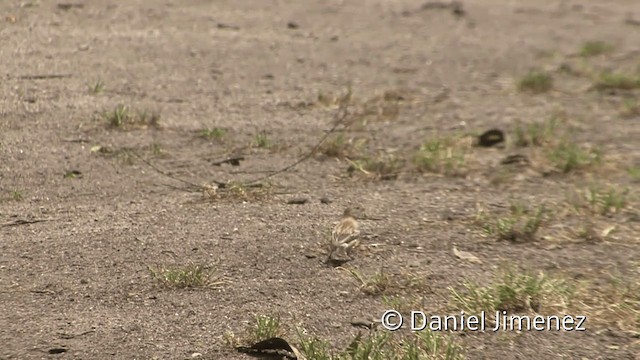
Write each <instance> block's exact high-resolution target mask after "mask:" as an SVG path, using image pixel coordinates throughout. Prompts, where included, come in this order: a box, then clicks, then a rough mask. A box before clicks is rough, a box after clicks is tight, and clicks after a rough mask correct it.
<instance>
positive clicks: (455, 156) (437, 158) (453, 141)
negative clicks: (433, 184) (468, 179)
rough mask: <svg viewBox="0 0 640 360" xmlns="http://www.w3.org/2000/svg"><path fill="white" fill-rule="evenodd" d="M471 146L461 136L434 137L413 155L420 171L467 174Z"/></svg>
mask: <svg viewBox="0 0 640 360" xmlns="http://www.w3.org/2000/svg"><path fill="white" fill-rule="evenodd" d="M468 151H469V146H468V144H466V143H465V142H464V141H462V139H459V138H453V137H448V138H434V139H430V140H427V141H426V142H424V143H423V144H422V146H420V149H419V150H418V151H417V152H416V153H415V154H414V156H413V163H414V165H415V167H416V169H417V170H418V171H419V172H432V173H437V174H443V175H448V176H459V175H464V174H465V168H464V167H465V164H466V156H467V153H468Z"/></svg>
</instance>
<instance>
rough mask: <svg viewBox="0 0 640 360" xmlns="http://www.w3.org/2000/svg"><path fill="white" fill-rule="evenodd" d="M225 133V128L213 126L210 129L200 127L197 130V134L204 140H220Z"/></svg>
mask: <svg viewBox="0 0 640 360" xmlns="http://www.w3.org/2000/svg"><path fill="white" fill-rule="evenodd" d="M226 134H227V130H226V129H222V128H218V127H214V128H211V129H202V130H200V131H199V132H198V136H199V137H201V138H203V139H206V140H212V139H213V140H220V139H222V138H223V137H224V136H225V135H226Z"/></svg>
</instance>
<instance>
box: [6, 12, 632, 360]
mask: <svg viewBox="0 0 640 360" xmlns="http://www.w3.org/2000/svg"><path fill="white" fill-rule="evenodd" d="M423 3H424V2H423V1H410V0H387V1H382V0H362V1H338V0H324V1H307V2H302V1H299V2H295V1H277V0H272V1H257V0H254V1H223V0H220V1H204V0H185V1H167V0H165V1H156V0H149V1H142V0H139V1H118V2H113V1H103V0H93V1H91V0H90V1H79V2H77V3H59V2H51V1H3V2H1V3H0V44H1V45H0V64H2V66H1V67H0V68H1V70H0V71H1V73H0V76H1V81H0V191H1V193H0V224H1V226H2V227H1V228H0V239H1V241H0V254H1V255H0V341H1V342H2V346H1V347H0V358H3V359H32V358H33V359H37V358H64V359H100V358H122V359H133V358H135V359H151V358H155V359H181V358H185V359H186V358H192V356H196V357H197V356H200V358H210V359H223V358H224V359H245V358H247V357H246V355H242V354H239V353H237V352H235V351H234V350H233V348H231V347H230V346H229V345H228V344H227V342H225V338H224V334H225V332H233V333H235V334H239V335H242V334H243V333H245V332H246V331H247V330H246V329H247V327H248V326H250V325H251V324H253V323H254V318H255V316H256V315H271V316H280V319H281V321H282V322H283V323H285V324H286V325H287V326H290V327H291V328H293V326H295V325H298V326H302V327H304V328H305V329H306V330H307V331H308V332H309V333H311V334H314V335H315V336H318V337H320V338H323V339H327V340H328V341H330V342H331V344H332V345H333V346H334V347H335V348H336V349H340V348H344V346H346V344H348V342H349V341H350V339H352V338H353V336H355V335H356V334H357V333H358V331H362V330H358V329H356V328H353V327H352V326H351V325H349V321H350V320H351V319H352V318H358V317H369V316H373V317H379V316H380V315H381V314H382V312H383V311H384V310H385V309H387V308H388V306H387V305H386V304H385V303H384V302H383V300H382V296H380V295H367V294H364V293H363V292H362V291H361V290H359V288H358V286H359V284H358V283H357V281H355V280H354V278H353V277H352V276H350V275H349V274H348V273H347V272H345V271H341V270H340V269H336V268H333V267H331V266H327V265H325V264H324V263H323V261H322V260H323V259H324V255H323V253H322V251H323V250H322V244H323V243H324V242H326V237H327V233H328V231H329V230H330V229H331V226H332V225H333V224H334V222H335V221H337V220H338V219H339V216H340V214H341V213H342V210H343V209H344V208H345V207H346V206H349V205H352V204H361V205H363V206H364V207H365V208H366V209H367V215H368V216H367V217H366V218H365V219H362V220H361V225H362V231H363V241H362V246H361V249H359V250H358V252H357V254H356V255H355V259H354V260H353V261H351V262H349V263H347V264H346V265H344V267H345V268H350V269H355V270H357V271H359V272H361V273H363V274H373V273H375V272H376V271H378V270H380V269H381V267H382V268H384V269H385V271H387V272H388V273H391V274H406V273H411V274H413V275H412V276H414V277H415V278H417V279H420V281H421V283H422V284H424V286H422V287H419V288H413V289H399V290H397V291H396V292H395V293H393V294H391V295H396V296H400V297H405V298H414V297H418V298H420V299H421V301H422V303H423V304H424V308H423V309H416V310H425V311H431V312H438V311H445V310H446V309H455V304H453V303H452V302H451V292H450V290H449V287H453V288H457V289H461V286H462V284H463V283H464V281H465V280H473V281H477V282H479V283H482V284H486V283H489V282H490V281H491V275H492V274H495V273H496V271H497V269H498V265H499V264H502V263H505V262H506V263H510V264H515V265H517V266H518V267H519V268H522V269H525V270H528V271H533V272H538V271H545V272H547V273H552V274H558V275H561V276H563V277H564V278H567V279H569V280H570V281H575V282H576V283H577V282H578V281H581V282H585V283H587V284H588V285H585V286H586V289H587V290H584V291H583V292H582V293H581V294H580V295H579V296H578V295H576V300H575V304H574V305H572V306H571V307H570V308H567V310H566V311H569V312H571V313H572V314H580V313H584V314H587V315H588V316H589V321H588V322H587V324H586V327H587V331H584V332H554V331H543V332H533V331H524V332H520V333H516V332H506V333H500V334H492V333H484V334H482V333H474V332H454V333H452V334H449V335H448V336H451V337H452V338H453V339H454V340H455V342H456V343H457V344H459V345H460V346H461V347H462V349H464V354H465V356H466V357H467V358H469V359H532V358H538V359H558V358H564V359H637V358H638V355H637V354H639V353H640V345H639V339H638V334H639V333H640V328H639V324H640V315H638V314H639V313H640V309H639V306H638V298H637V297H635V298H634V297H630V298H627V300H621V298H619V297H607V294H608V293H607V292H606V291H607V290H603V289H608V287H607V286H609V284H610V281H609V280H610V279H611V278H612V277H615V278H616V279H620V281H622V282H623V283H624V284H630V285H631V286H632V288H633V286H636V287H635V289H638V285H640V284H639V282H640V280H639V279H640V267H639V266H640V265H639V264H640V251H638V245H639V239H638V234H639V231H640V222H639V221H640V216H638V207H637V205H638V202H637V195H638V183H637V182H634V178H633V177H631V176H630V173H628V172H627V169H628V168H630V167H635V169H637V168H638V166H640V147H639V146H638V141H637V139H640V117H639V115H638V114H637V113H636V114H635V115H634V114H630V115H629V116H622V115H621V108H622V107H623V106H624V104H626V103H627V102H629V101H633V99H638V94H639V93H638V90H637V89H636V90H621V91H594V90H593V88H592V85H593V78H592V77H590V75H589V73H590V71H591V72H597V71H605V70H610V71H619V72H626V73H633V72H634V71H635V72H637V71H638V66H640V55H639V54H640V26H638V22H637V21H636V20H635V19H640V3H638V1H636V0H626V1H625V0H616V1H588V0H585V1H557V0H553V1H552V0H538V1H525V0H519V1H498V0H469V1H464V3H463V4H462V9H463V10H464V13H462V14H455V13H454V11H452V9H451V8H447V7H445V8H437V7H429V6H426V7H423ZM65 4H66V5H70V6H64V5H65ZM61 5H62V6H61ZM592 40H601V41H604V42H606V43H607V44H611V45H612V50H611V51H609V52H607V53H606V54H604V55H598V56H593V57H588V58H586V57H584V56H581V55H580V47H581V46H582V44H584V43H585V42H586V41H592ZM531 69H539V70H543V71H547V72H549V73H551V74H552V75H553V79H554V83H553V89H552V90H551V91H548V92H545V93H542V94H532V93H529V92H526V91H518V86H517V85H518V81H519V80H520V79H521V78H522V77H523V76H524V75H525V74H526V73H527V72H528V71H529V70H531ZM349 88H350V89H351V91H352V92H353V97H352V103H351V107H350V114H351V117H350V118H348V120H349V121H346V122H348V124H347V123H345V124H341V125H340V126H338V127H337V128H336V129H335V130H334V133H335V134H337V133H340V134H342V135H343V136H344V139H346V141H347V142H348V143H349V141H351V144H354V145H353V146H354V148H357V149H358V151H359V152H361V153H363V154H367V156H378V155H380V154H386V155H389V154H393V155H394V156H396V157H397V158H403V157H404V158H406V159H410V158H411V156H410V155H407V154H412V153H413V152H415V151H416V150H417V149H418V148H419V147H420V145H421V144H422V143H423V142H424V141H426V140H428V139H434V138H438V137H442V136H452V135H454V134H477V133H480V132H482V131H484V130H486V129H489V128H499V129H502V130H504V131H505V132H506V134H507V146H506V148H472V150H471V152H470V154H469V160H468V163H467V165H466V166H465V171H464V173H463V174H459V175H456V176H447V175H438V174H430V173H424V174H422V173H419V172H416V171H415V170H414V169H413V168H412V165H411V161H407V162H406V163H405V164H404V165H403V167H402V171H401V174H400V175H399V176H397V177H395V176H394V177H393V178H392V179H390V180H384V179H377V178H373V177H370V176H367V174H364V173H363V172H361V171H359V170H357V169H356V170H355V171H348V170H349V168H350V166H352V163H351V162H349V161H348V160H347V159H344V158H343V159H334V158H328V157H326V156H321V155H314V156H311V157H310V158H308V159H307V160H305V161H303V162H302V163H300V164H299V165H298V166H296V167H294V168H293V169H291V170H289V171H286V172H283V173H281V174H277V175H275V176H272V177H271V178H269V179H268V180H264V181H259V182H260V183H262V184H268V185H270V188H269V192H268V194H267V195H266V196H263V197H260V198H254V197H253V196H252V195H251V193H252V192H253V191H255V189H253V188H249V189H248V190H247V191H248V192H249V196H248V197H246V198H243V197H242V196H227V195H228V192H224V191H222V192H221V193H222V194H223V195H224V196H223V195H221V196H219V197H213V198H211V197H210V196H206V195H203V191H200V190H197V189H195V188H194V187H193V186H191V185H194V184H195V185H203V184H211V183H214V182H215V181H218V182H221V183H227V182H229V181H244V182H247V181H253V180H255V179H257V178H260V177H261V176H264V175H268V174H269V171H274V170H277V169H281V168H283V167H285V166H287V165H289V164H292V163H293V162H295V161H296V160H297V159H300V158H301V157H303V156H304V155H305V154H308V153H309V152H310V151H311V149H312V148H313V147H314V146H315V144H317V143H318V141H319V140H320V139H321V138H322V136H324V135H325V134H326V132H327V131H329V129H331V128H332V127H333V126H334V123H335V121H336V113H337V111H338V109H337V101H336V98H337V97H339V96H340V95H342V94H345V93H346V92H347V90H348V89H349ZM118 105H123V106H126V107H127V109H129V111H130V112H131V113H132V114H138V113H140V114H142V113H144V114H146V115H145V116H146V118H144V119H143V120H145V121H146V122H145V121H143V124H137V125H141V126H131V127H127V126H120V127H119V128H118V127H115V128H114V127H113V126H111V127H110V126H109V124H108V123H109V120H108V119H106V118H105V116H104V115H103V114H104V113H105V112H111V111H114V109H116V107H117V106H118ZM558 114H560V115H558ZM152 115H153V116H156V115H157V116H158V117H159V126H154V125H155V124H154V123H150V121H147V120H149V119H151V117H152ZM552 116H559V117H560V118H561V120H562V126H564V127H565V128H566V129H567V130H566V132H565V135H566V136H569V137H570V138H571V140H572V141H575V142H576V143H577V144H579V145H580V146H591V147H598V148H599V149H601V150H602V153H603V158H604V159H605V160H604V164H601V165H600V166H599V167H598V168H597V169H590V170H588V171H580V172H576V173H571V174H562V173H554V172H553V171H552V172H551V174H550V173H549V172H548V171H546V170H545V168H544V166H533V165H532V166H524V167H522V168H518V169H517V170H514V172H515V173H511V175H513V176H511V177H507V178H506V180H505V179H503V180H504V181H499V180H500V178H497V180H498V181H496V174H502V173H501V172H500V169H502V168H503V167H504V165H501V164H500V161H501V160H502V159H503V158H504V157H505V156H507V155H509V154H512V153H514V152H518V151H520V152H523V151H524V152H525V154H527V156H530V157H531V158H532V159H533V158H534V156H533V155H531V154H532V153H529V151H537V150H535V149H533V150H532V149H530V148H522V149H519V148H517V147H515V145H514V143H513V133H514V129H515V127H516V125H517V124H518V123H523V124H531V123H539V122H541V121H544V120H545V119H549V118H550V117H552ZM343 125H344V126H343ZM347 125H348V126H347ZM213 128H219V129H224V130H225V131H226V132H225V134H224V135H223V136H222V137H221V139H205V138H203V137H202V136H200V135H201V133H200V132H201V130H202V129H213ZM334 133H332V134H334ZM257 134H260V135H262V136H263V139H264V138H266V139H268V142H269V143H270V146H263V147H260V146H257V144H256V140H259V139H257ZM558 136H560V135H558ZM634 139H635V140H634ZM358 144H362V145H361V146H359V147H358V146H356V145H358ZM263 145H264V144H263ZM543 150H544V149H543ZM354 151H355V150H354ZM351 155H352V156H351V159H354V157H353V154H351ZM232 156H242V157H243V158H244V159H243V160H242V161H240V162H239V165H238V166H232V165H229V164H223V165H220V166H217V165H215V164H214V163H215V162H216V161H219V160H224V159H227V158H229V157H232ZM351 170H353V168H351ZM636 177H637V175H636ZM176 179H180V180H176ZM636 180H637V179H636ZM593 182H597V183H603V184H611V185H612V186H614V187H615V188H616V189H622V188H628V189H629V193H628V194H629V195H628V202H627V204H626V205H625V206H624V208H623V209H620V210H619V211H618V212H616V213H615V214H612V215H599V214H598V215H583V214H576V213H574V212H571V211H568V210H566V209H567V206H566V198H567V194H569V193H570V192H572V191H573V190H574V189H582V188H584V187H585V186H587V185H588V184H591V183H593ZM190 184H191V185H190ZM220 190H224V189H219V191H220ZM225 194H227V195H225ZM240 195H242V194H240ZM300 197H303V198H306V199H308V202H307V203H305V204H301V205H294V204H287V202H288V201H289V200H291V199H293V198H300ZM321 198H326V200H329V201H325V202H326V203H323V202H321V201H320V199H321ZM514 199H517V200H519V201H522V202H524V203H526V204H527V205H531V204H542V203H545V204H548V208H549V209H550V213H549V214H548V215H547V216H548V218H547V221H546V222H545V223H544V225H543V227H542V229H541V230H540V231H539V233H538V234H537V235H536V237H537V240H536V241H531V242H525V243H522V244H519V243H512V242H509V241H496V239H495V237H492V236H489V235H487V234H485V233H483V232H482V230H481V229H479V228H478V226H477V224H476V221H475V220H474V219H477V216H478V211H479V210H478V209H480V208H484V209H488V210H489V211H490V212H491V211H493V212H496V213H500V212H501V211H502V212H504V211H507V210H508V208H509V204H510V203H511V202H512V201H513V200H514ZM587 223H588V224H593V226H594V227H595V231H596V232H597V233H598V234H600V233H602V231H604V230H607V229H608V230H609V231H605V236H603V238H604V239H599V241H593V239H591V240H589V239H590V238H589V239H586V237H585V239H586V240H585V239H583V238H582V237H581V236H579V233H580V230H581V229H583V228H584V227H585V226H586V225H585V224H587ZM611 226H615V228H611ZM583 237H584V236H583ZM454 246H455V247H456V249H459V250H461V251H466V252H469V253H472V254H473V255H475V256H476V257H477V258H478V259H480V260H481V262H473V261H467V260H464V259H459V258H457V257H456V256H454V255H453V253H452V249H453V247H454ZM187 264H212V265H214V266H215V269H216V271H217V274H218V275H219V276H221V277H223V278H224V279H225V283H224V284H223V285H222V286H220V287H217V288H196V289H168V288H166V287H164V286H162V285H161V284H159V283H158V282H157V281H155V279H154V278H153V277H152V276H151V273H150V271H149V270H148V267H149V266H151V267H158V266H184V265H187ZM523 271H524V270H523ZM600 290H601V291H602V293H600V292H599V291H600ZM632 295H633V294H632ZM607 299H608V300H607ZM628 299H631V300H628ZM634 299H635V300H634ZM615 301H620V302H621V304H625V305H624V309H622V310H624V311H626V312H624V311H623V312H619V313H618V312H607V311H608V310H611V309H610V307H609V305H611V304H616V303H615ZM625 301H626V302H625ZM622 310H621V311H622ZM620 314H627V315H622V317H620ZM294 342H295V341H294ZM56 349H62V350H56ZM51 352H54V353H55V352H59V354H51ZM194 354H195V355H194Z"/></svg>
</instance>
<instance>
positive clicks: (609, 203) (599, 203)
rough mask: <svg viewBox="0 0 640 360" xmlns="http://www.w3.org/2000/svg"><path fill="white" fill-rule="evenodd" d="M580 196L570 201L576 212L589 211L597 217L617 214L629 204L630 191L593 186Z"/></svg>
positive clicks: (580, 193) (579, 194)
mask: <svg viewBox="0 0 640 360" xmlns="http://www.w3.org/2000/svg"><path fill="white" fill-rule="evenodd" d="M577 195H578V196H577V197H575V198H573V199H570V202H571V203H572V204H573V206H574V208H575V209H576V210H580V209H583V208H584V209H588V210H589V211H590V212H591V213H593V214H597V215H607V214H613V213H617V212H619V211H620V210H622V209H623V208H624V207H625V206H627V204H628V203H629V201H628V199H627V198H628V195H629V189H619V188H617V187H613V186H610V187H607V188H605V187H603V186H599V185H591V186H589V187H588V188H586V189H585V190H583V191H582V192H579V193H578V194H577Z"/></svg>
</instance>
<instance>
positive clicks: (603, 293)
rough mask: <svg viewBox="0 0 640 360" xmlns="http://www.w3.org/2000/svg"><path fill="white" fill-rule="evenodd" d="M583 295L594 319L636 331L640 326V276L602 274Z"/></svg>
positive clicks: (588, 311) (587, 309)
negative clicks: (639, 277) (603, 275)
mask: <svg viewBox="0 0 640 360" xmlns="http://www.w3.org/2000/svg"><path fill="white" fill-rule="evenodd" d="M599 278H600V280H599V281H598V282H597V283H593V284H589V286H587V287H586V288H585V289H584V290H585V293H584V294H583V296H581V298H582V299H583V301H582V305H583V307H584V310H583V311H585V312H586V313H587V315H588V314H589V313H590V314H592V316H590V317H589V319H593V320H592V321H594V322H597V323H601V324H605V325H608V326H611V324H615V325H617V326H618V327H619V328H621V329H625V330H630V331H632V332H633V331H635V332H637V331H638V329H640V280H639V279H638V278H637V277H636V278H635V279H634V278H628V277H624V276H621V275H609V276H605V277H599Z"/></svg>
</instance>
